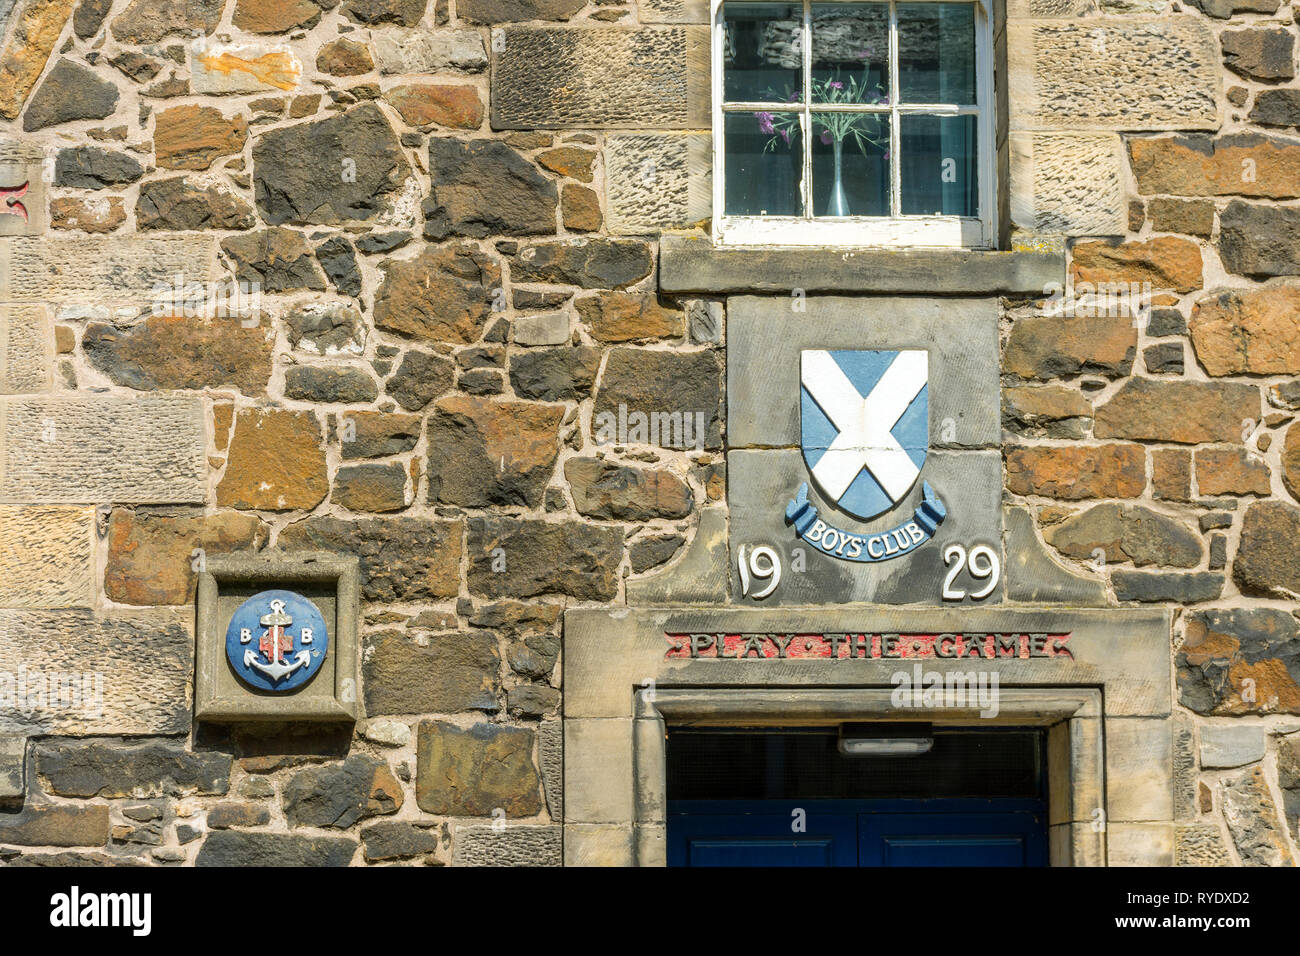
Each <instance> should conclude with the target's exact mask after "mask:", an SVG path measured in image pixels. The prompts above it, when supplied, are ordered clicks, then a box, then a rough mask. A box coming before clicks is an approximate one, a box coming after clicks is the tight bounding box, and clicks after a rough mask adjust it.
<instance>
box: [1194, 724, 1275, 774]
mask: <svg viewBox="0 0 1300 956" xmlns="http://www.w3.org/2000/svg"><path fill="white" fill-rule="evenodd" d="M1265 749H1266V738H1265V736H1264V728H1263V727H1261V726H1259V725H1257V724H1239V725H1229V726H1225V725H1222V724H1202V725H1201V767H1203V768H1204V769H1206V770H1222V769H1225V768H1228V767H1244V766H1245V765H1246V764H1248V763H1256V762H1257V761H1260V760H1263V759H1264V752H1265Z"/></svg>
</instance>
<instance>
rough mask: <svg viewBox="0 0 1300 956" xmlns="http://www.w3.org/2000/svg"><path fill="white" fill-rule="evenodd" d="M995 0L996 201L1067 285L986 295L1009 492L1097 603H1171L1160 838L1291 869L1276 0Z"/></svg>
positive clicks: (1299, 186)
mask: <svg viewBox="0 0 1300 956" xmlns="http://www.w3.org/2000/svg"><path fill="white" fill-rule="evenodd" d="M1179 6H1184V7H1185V9H1183V10H1182V11H1181V12H1178V13H1174V12H1172V11H1173V10H1177V8H1178V7H1179ZM1009 16H1010V19H1009V21H1008V42H1009V46H1010V60H1011V64H1010V73H1011V97H1010V98H1011V103H1012V107H1011V113H1012V134H1011V135H1012V140H1013V144H1017V143H1018V145H1014V146H1013V156H1014V157H1015V159H1014V160H1013V182H1012V187H1011V188H1012V196H1013V216H1014V218H1015V220H1016V226H1017V227H1019V228H1021V229H1023V230H1026V231H1029V232H1035V231H1036V232H1040V233H1056V234H1060V235H1062V236H1064V237H1065V238H1066V239H1067V242H1068V246H1069V267H1068V268H1069V276H1070V281H1071V282H1072V283H1073V284H1074V286H1075V289H1074V291H1075V292H1076V293H1078V294H1080V295H1081V297H1080V298H1078V299H1077V300H1075V301H1074V302H1073V306H1074V307H1073V308H1071V300H1069V299H1068V298H1067V299H1066V300H1065V302H1064V308H1063V303H1062V302H1060V301H1058V302H1055V303H1052V302H1044V301H1042V300H1033V301H1007V302H1006V308H1005V310H1004V316H1003V322H1002V333H1003V334H1002V376H1003V378H1002V383H1003V385H1002V421H1003V430H1004V447H1003V454H1004V462H1005V467H1006V490H1007V492H1008V500H1009V501H1011V502H1013V503H1014V504H1016V505H1018V506H1021V507H1023V508H1025V509H1027V510H1028V511H1029V512H1030V513H1032V515H1033V517H1034V522H1035V525H1036V531H1037V534H1038V535H1039V536H1040V537H1041V539H1042V541H1043V542H1045V543H1046V545H1047V546H1048V548H1049V550H1050V551H1051V552H1052V553H1053V554H1054V555H1055V556H1056V557H1057V558H1059V559H1060V560H1061V561H1063V562H1064V563H1066V564H1067V565H1069V566H1071V567H1072V568H1074V569H1075V570H1078V571H1080V572H1081V573H1083V574H1085V575H1088V576H1089V577H1092V578H1094V579H1095V580H1098V581H1100V582H1101V583H1102V584H1104V585H1105V587H1106V598H1105V600H1106V601H1107V602H1108V603H1112V604H1145V605H1151V604H1155V605H1165V606H1172V607H1174V608H1175V609H1176V615H1175V625H1174V634H1173V635H1172V639H1173V642H1174V644H1173V647H1174V666H1175V674H1174V677H1175V686H1176V700H1175V702H1174V703H1175V713H1176V718H1175V725H1174V734H1173V745H1174V767H1175V773H1176V776H1177V779H1178V781H1179V783H1178V786H1177V792H1176V793H1175V794H1174V824H1175V825H1174V828H1173V844H1174V845H1173V846H1172V847H1171V848H1170V850H1171V851H1172V852H1171V854H1170V858H1171V859H1172V860H1176V862H1177V863H1178V864H1180V865H1231V864H1240V865H1280V864H1285V865H1290V864H1292V863H1293V862H1294V860H1295V858H1296V844H1295V839H1294V838H1295V835H1296V830H1295V824H1296V806H1297V804H1296V797H1295V793H1296V791H1295V789H1294V788H1295V787H1296V786H1297V783H1298V782H1300V776H1297V774H1296V766H1297V754H1300V736H1296V731H1297V730H1300V721H1298V720H1297V717H1298V716H1300V693H1298V692H1300V685H1297V678H1300V667H1297V663H1296V661H1295V660H1294V655H1295V654H1296V652H1297V651H1298V650H1300V626H1298V625H1297V621H1296V617H1295V613H1294V612H1295V609H1296V600H1297V596H1298V594H1300V580H1298V579H1297V572H1296V570H1295V569H1296V568H1297V567H1300V550H1298V545H1297V541H1298V540H1300V539H1297V536H1296V529H1297V528H1300V508H1297V507H1296V501H1297V496H1298V495H1300V458H1297V457H1296V456H1297V449H1300V424H1296V411H1297V410H1298V409H1300V391H1298V390H1297V385H1298V380H1297V379H1296V376H1297V374H1300V327H1298V324H1300V308H1298V306H1300V287H1297V286H1296V285H1295V279H1294V278H1293V277H1295V276H1297V275H1300V245H1297V243H1296V239H1295V236H1296V234H1297V233H1296V228H1295V225H1296V222H1297V218H1296V217H1300V209H1298V208H1297V203H1296V201H1297V200H1300V139H1297V138H1296V133H1297V129H1296V128H1297V126H1300V89H1297V88H1296V82H1295V76H1296V51H1295V39H1296V29H1295V23H1294V10H1293V8H1292V7H1291V6H1288V5H1286V4H1279V3H1278V2H1276V0H1264V2H1261V3H1250V2H1234V0H1227V2H1222V3H1220V2H1217V0H1201V2H1200V9H1196V8H1194V7H1193V6H1192V5H1190V4H1188V5H1180V4H1174V5H1172V8H1171V6H1170V5H1169V4H1166V3H1163V2H1143V3H1130V2H1107V0H1102V2H1101V3H1100V9H1097V8H1096V7H1095V6H1094V5H1093V4H1092V3H1088V2H1084V3H1079V4H1073V5H1061V4H1057V3H1048V2H1038V0H1027V2H1026V3H1022V4H1016V3H1012V4H1011V9H1010V11H1009ZM1116 57H1118V58H1120V60H1122V61H1123V64H1124V66H1123V68H1122V69H1121V68H1119V66H1118V63H1119V61H1118V60H1114V59H1113V58H1116ZM1065 64H1068V66H1066V65H1065ZM1089 283H1090V284H1092V286H1094V287H1096V288H1097V289H1106V288H1110V289H1115V288H1118V287H1120V286H1122V285H1126V284H1130V283H1139V284H1143V283H1149V285H1148V286H1145V287H1143V288H1145V290H1146V291H1147V292H1148V293H1149V309H1147V310H1146V311H1143V310H1141V309H1136V310H1135V309H1133V308H1131V307H1130V303H1128V302H1126V301H1123V300H1121V301H1119V302H1115V301H1111V302H1104V301H1098V299H1097V297H1093V298H1089V297H1088V296H1087V293H1088V292H1089V291H1090V289H1089V286H1088V285H1087V284H1089ZM1062 313H1063V314H1062Z"/></svg>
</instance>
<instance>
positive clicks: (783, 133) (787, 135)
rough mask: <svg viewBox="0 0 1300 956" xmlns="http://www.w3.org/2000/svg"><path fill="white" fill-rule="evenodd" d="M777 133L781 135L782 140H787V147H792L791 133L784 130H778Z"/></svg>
mask: <svg viewBox="0 0 1300 956" xmlns="http://www.w3.org/2000/svg"><path fill="white" fill-rule="evenodd" d="M777 132H778V133H780V134H781V138H782V139H783V140H785V145H787V146H789V145H790V133H789V131H787V130H784V129H779V130H777Z"/></svg>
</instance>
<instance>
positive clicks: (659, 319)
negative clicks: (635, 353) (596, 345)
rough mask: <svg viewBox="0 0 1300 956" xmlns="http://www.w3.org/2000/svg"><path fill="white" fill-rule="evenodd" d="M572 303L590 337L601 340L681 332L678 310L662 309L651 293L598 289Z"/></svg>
mask: <svg viewBox="0 0 1300 956" xmlns="http://www.w3.org/2000/svg"><path fill="white" fill-rule="evenodd" d="M574 304H575V305H576V306H577V309H578V315H580V316H581V317H582V320H583V321H584V322H585V323H587V327H588V328H589V329H590V330H591V335H592V337H593V338H595V339H597V340H599V341H601V342H635V341H639V340H643V339H667V338H680V337H681V336H682V335H683V334H685V330H686V324H685V316H684V314H683V313H682V312H681V310H679V309H673V308H665V307H664V306H662V305H660V304H659V300H658V299H657V298H656V297H655V296H654V295H653V294H647V295H638V294H632V293H627V292H600V293H597V294H596V295H590V296H586V297H585V298H581V299H578V300H577V301H576V302H575V303H574Z"/></svg>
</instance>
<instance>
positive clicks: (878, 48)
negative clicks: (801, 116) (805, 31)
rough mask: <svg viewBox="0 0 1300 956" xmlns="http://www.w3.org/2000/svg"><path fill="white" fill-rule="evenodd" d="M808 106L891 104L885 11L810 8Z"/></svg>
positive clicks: (854, 6) (868, 6) (858, 6)
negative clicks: (810, 74) (810, 56)
mask: <svg viewBox="0 0 1300 956" xmlns="http://www.w3.org/2000/svg"><path fill="white" fill-rule="evenodd" d="M812 36H813V38H812V101H813V102H814V103H881V102H883V103H888V102H889V5H888V4H886V3H814V4H813V5H812Z"/></svg>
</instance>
